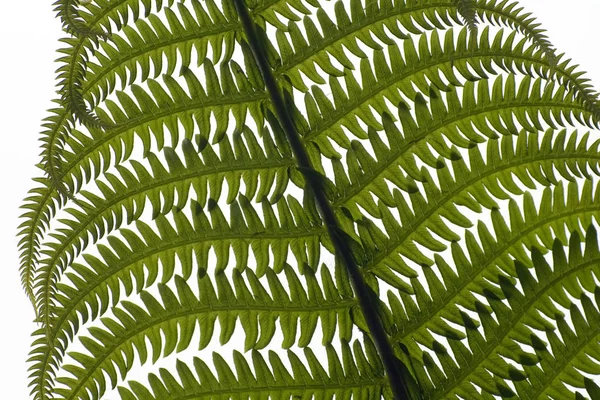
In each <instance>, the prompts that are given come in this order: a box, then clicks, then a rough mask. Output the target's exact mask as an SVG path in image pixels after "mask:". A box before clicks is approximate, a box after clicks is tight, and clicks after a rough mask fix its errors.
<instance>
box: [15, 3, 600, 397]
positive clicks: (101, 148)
mask: <svg viewBox="0 0 600 400" xmlns="http://www.w3.org/2000/svg"><path fill="white" fill-rule="evenodd" d="M55 5H56V11H57V13H58V17H59V18H60V19H61V21H62V22H63V26H64V29H65V32H66V33H67V34H69V37H67V38H65V39H63V40H62V41H61V46H63V47H62V48H61V49H60V50H59V52H60V53H61V56H60V58H59V60H58V62H59V63H60V67H59V69H58V87H59V98H57V99H56V100H55V103H56V108H54V109H52V110H50V112H49V116H48V117H47V118H46V120H45V123H44V131H43V132H42V136H41V147H42V154H41V160H40V164H39V167H40V170H41V175H42V177H40V178H37V179H35V182H36V185H37V186H36V187H35V188H34V189H32V190H31V192H30V194H29V196H28V197H27V198H26V199H25V202H24V205H23V208H24V209H25V210H26V212H25V214H23V218H24V221H23V223H22V225H21V227H20V232H19V235H20V237H21V240H20V243H19V248H20V251H21V276H22V282H23V287H24V289H25V291H26V293H27V295H28V296H29V297H30V299H31V301H32V303H33V305H34V309H35V312H36V316H37V322H38V324H39V329H37V330H36V331H35V332H34V342H33V345H32V350H31V357H30V362H31V387H32V396H33V398H34V399H36V400H46V399H73V400H74V399H100V398H104V397H106V398H109V397H110V396H120V397H121V398H122V399H125V400H135V399H144V400H145V399H183V398H185V399H233V398H251V399H267V398H273V399H284V398H285V399H289V398H298V399H299V398H302V399H309V398H315V399H333V398H335V399H351V398H352V399H365V400H366V399H369V400H370V399H380V398H384V399H392V398H393V394H392V393H393V392H394V390H393V388H394V385H399V386H396V388H397V387H401V386H402V387H405V389H406V391H407V392H408V393H410V397H411V399H413V398H415V399H416V398H423V399H441V398H444V399H445V398H454V399H474V398H482V399H492V398H498V397H500V398H511V397H518V398H524V399H533V398H536V399H537V398H552V399H569V398H577V399H580V398H592V399H595V398H598V396H599V393H600V388H599V387H598V385H597V384H596V383H594V380H593V379H591V377H593V376H598V375H600V367H599V365H600V364H599V363H600V347H599V344H598V343H599V338H600V331H599V329H600V313H599V312H598V308H599V306H600V286H598V279H600V276H598V267H597V266H598V265H599V263H600V250H599V248H598V240H597V234H596V228H595V225H597V223H598V222H600V218H599V217H600V211H599V210H600V209H599V207H598V204H599V201H600V200H599V197H600V189H599V188H598V186H597V184H596V180H597V176H598V175H600V155H599V147H600V141H599V140H598V139H595V138H594V135H595V131H597V128H598V123H599V121H600V105H599V103H598V98H597V94H596V92H595V91H594V89H593V88H592V87H591V85H590V84H589V82H588V80H587V79H585V78H584V77H583V76H582V75H583V73H582V72H580V71H578V70H577V69H576V67H575V66H573V65H571V63H570V61H569V60H565V59H564V56H563V55H559V54H556V52H555V50H554V48H553V46H552V45H551V43H550V42H549V40H548V38H547V37H546V36H545V34H544V31H543V30H542V29H541V28H540V26H539V24H538V23H537V22H536V21H535V20H534V19H533V18H532V17H531V15H530V14H527V13H525V12H523V10H522V9H521V8H520V7H518V6H517V5H516V4H515V3H511V2H509V1H508V0H504V1H498V0H472V1H466V0H438V1H428V0H348V1H342V0H338V1H331V2H328V1H321V2H318V1H317V0H247V1H246V5H247V7H248V9H249V10H250V15H251V18H252V21H253V23H254V24H255V25H256V27H257V28H258V29H257V31H258V33H259V37H261V38H262V39H261V40H263V42H262V46H263V48H262V50H263V51H264V54H265V58H266V61H267V62H268V67H269V71H268V73H269V74H271V75H272V77H273V78H274V79H275V83H276V85H277V89H278V90H279V91H280V92H281V93H282V94H283V95H284V96H283V97H284V98H285V99H287V100H286V101H287V103H286V104H285V106H286V109H287V111H288V112H289V115H290V116H291V118H292V122H293V125H294V128H295V130H296V131H297V132H298V134H299V139H300V141H299V142H300V146H301V150H302V151H304V152H305V153H306V154H307V159H308V162H309V163H310V164H311V165H309V167H307V166H306V165H302V164H301V165H300V166H298V153H297V148H294V145H293V141H290V140H289V137H288V136H286V129H284V128H285V124H282V123H281V121H282V119H281V112H280V110H278V109H277V107H276V105H275V104H274V100H273V96H272V93H269V90H268V82H267V84H265V82H266V81H267V80H266V79H265V76H264V75H263V74H262V73H261V70H260V68H259V65H260V63H259V62H257V61H260V60H257V58H256V56H255V55H254V54H253V52H252V46H253V45H254V46H255V45H256V43H252V40H249V36H247V35H246V32H247V30H244V27H243V26H242V24H241V23H240V19H239V18H238V13H237V11H236V8H235V2H234V0H220V1H217V0H210V1H200V0H186V1H181V2H175V1H174V0H164V1H163V0H111V1H108V0H92V1H89V2H88V1H76V0H58V1H57V2H56V3H55ZM265 32H266V35H263V33H265ZM249 42H250V43H249ZM254 50H256V48H254ZM259 57H260V56H259ZM271 75H269V76H271ZM282 126H284V128H282ZM588 130H591V131H592V133H590V132H587V131H588ZM290 143H292V144H290ZM319 196H320V197H319ZM319 198H321V199H324V200H325V201H326V204H325V207H324V205H323V204H321V203H319V200H318V199H319ZM324 208H326V210H324ZM327 210H330V211H331V213H332V218H333V220H334V222H335V223H336V224H337V225H336V226H335V227H334V228H335V229H332V225H331V221H330V220H327V218H325V217H323V216H324V215H326V211H327ZM340 239H341V241H340ZM341 242H343V247H340V243H341ZM342 250H344V251H346V252H347V253H349V257H350V258H351V259H352V260H355V261H356V263H357V265H358V267H359V275H360V277H361V278H362V279H364V281H365V282H366V284H367V285H368V292H367V293H369V296H370V297H369V299H368V301H367V302H366V303H365V302H363V301H361V299H360V298H358V297H357V295H356V293H357V292H358V291H357V289H356V285H355V282H356V279H355V277H353V275H352V271H351V270H348V269H347V267H348V265H347V263H345V262H344V261H343V260H345V258H344V257H341V256H342V254H340V252H341V251H342ZM345 255H346V256H348V254H345ZM372 315H375V316H376V318H375V320H376V321H377V323H378V324H380V326H381V327H382V329H383V332H384V333H385V335H384V336H385V338H384V339H383V340H384V341H387V342H386V343H389V344H390V345H391V348H392V351H391V352H392V353H393V355H392V359H393V360H394V362H395V363H396V364H397V367H398V369H399V370H400V371H401V373H402V375H403V376H404V378H403V382H390V381H389V380H388V378H387V377H388V376H389V375H390V372H391V371H390V367H389V365H387V364H386V363H385V360H384V361H383V362H382V359H383V358H385V357H383V358H382V357H380V355H381V354H380V351H381V348H382V346H381V345H382V343H381V338H378V337H375V336H376V335H373V334H372V330H371V329H370V325H369V323H368V320H369V317H370V316H372ZM194 348H196V350H194ZM208 349H210V350H211V351H212V350H216V351H215V352H214V353H213V354H212V355H210V357H209V354H208V352H207V350H208ZM208 358H210V361H207V359H208ZM155 364H158V367H157V366H155ZM165 366H166V367H165ZM169 366H170V367H169ZM110 398H113V397H110Z"/></svg>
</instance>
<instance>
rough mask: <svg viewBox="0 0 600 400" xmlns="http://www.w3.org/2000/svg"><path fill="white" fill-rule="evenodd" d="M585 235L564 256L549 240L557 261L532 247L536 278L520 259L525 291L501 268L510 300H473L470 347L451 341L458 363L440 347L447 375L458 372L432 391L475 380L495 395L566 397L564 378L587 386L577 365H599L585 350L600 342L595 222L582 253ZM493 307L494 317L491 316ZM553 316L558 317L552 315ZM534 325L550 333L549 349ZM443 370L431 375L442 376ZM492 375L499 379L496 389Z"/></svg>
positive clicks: (460, 391)
mask: <svg viewBox="0 0 600 400" xmlns="http://www.w3.org/2000/svg"><path fill="white" fill-rule="evenodd" d="M580 242H581V241H580V236H579V235H578V234H575V235H573V236H572V237H571V239H570V245H569V257H568V261H567V255H566V254H565V252H564V248H563V244H562V242H560V241H558V240H556V241H555V242H554V245H553V246H552V260H553V263H552V264H553V265H552V267H551V266H550V265H549V264H548V263H547V261H546V260H545V259H544V257H543V256H542V255H541V253H540V252H539V251H537V249H535V247H534V248H533V252H532V260H533V266H534V268H535V275H536V276H537V279H536V278H534V277H533V275H532V273H531V272H530V269H529V268H527V267H526V266H524V265H523V264H521V263H519V262H517V264H516V271H517V275H518V281H519V282H520V283H521V285H522V289H521V290H519V289H518V288H517V287H516V286H515V281H514V280H513V279H510V278H507V277H505V276H503V275H500V277H499V285H500V288H501V289H502V294H503V295H504V298H505V299H506V300H507V301H508V302H507V303H505V302H503V301H501V300H500V298H498V297H497V296H496V295H495V294H493V293H490V292H488V293H487V296H486V297H487V301H488V302H489V304H490V306H491V308H489V307H487V306H484V305H483V304H482V303H479V304H478V306H477V307H476V312H477V315H478V317H477V318H479V319H480V321H481V328H478V327H479V322H478V321H477V320H476V319H473V318H474V317H473V316H469V315H468V314H466V313H465V312H462V314H461V316H462V318H463V320H464V325H465V327H466V329H467V336H468V347H469V349H470V350H467V348H466V347H465V346H464V345H461V344H460V343H458V342H455V341H452V340H451V342H450V345H451V348H452V351H453V353H454V355H455V357H456V359H457V360H460V361H459V364H458V365H457V364H455V363H453V362H452V361H451V360H450V359H449V358H448V356H447V355H443V354H442V357H445V358H446V359H447V362H446V363H442V364H443V365H444V369H445V373H446V375H447V376H449V375H453V372H454V376H455V377H457V378H458V379H456V378H454V379H452V378H448V379H445V381H437V382H434V385H435V387H436V388H435V390H432V392H431V395H430V398H432V399H436V398H448V396H450V397H455V396H456V395H460V396H465V395H466V394H467V393H471V394H472V393H474V392H473V391H472V386H471V383H470V382H472V383H475V384H476V385H478V386H480V387H482V388H484V390H485V391H488V392H489V393H490V394H495V395H499V394H501V395H503V396H510V395H512V396H514V395H518V397H519V398H540V397H543V398H545V397H547V396H551V397H553V398H560V397H565V396H566V397H568V396H570V394H571V393H572V391H571V389H568V388H567V387H565V386H564V383H568V384H569V385H572V386H575V387H578V388H583V387H584V386H585V383H584V379H583V378H584V377H583V376H582V375H580V373H579V372H578V370H577V369H575V368H578V369H583V370H584V371H586V372H587V373H592V374H597V373H598V372H599V368H598V367H597V366H596V367H594V363H593V362H590V361H589V358H587V356H586V354H590V355H593V354H597V349H596V348H597V347H598V345H597V343H596V342H597V340H596V339H594V338H595V337H597V336H598V335H599V332H598V323H597V321H599V318H600V315H599V314H598V312H597V310H596V308H595V307H596V305H595V304H594V303H595V302H594V301H593V300H591V299H590V298H589V297H588V295H587V294H586V293H588V294H591V295H593V294H594V292H595V291H596V292H597V291H598V289H597V287H596V286H595V283H594V276H595V275H596V273H595V272H594V265H596V264H597V263H598V260H599V257H600V253H599V251H598V244H597V236H596V232H595V229H593V228H591V229H588V231H587V233H586V247H585V253H584V254H583V253H581V248H580ZM580 282H581V283H580ZM590 290H591V293H590ZM567 294H568V295H567ZM568 296H573V297H574V298H576V299H580V300H581V301H582V308H583V310H584V312H585V318H584V315H583V313H582V312H581V306H577V305H576V304H575V303H573V302H572V301H571V300H570V299H569V297H568ZM555 304H559V305H560V306H562V307H566V308H567V309H568V310H569V311H570V318H571V319H572V321H573V324H574V325H575V329H576V331H572V329H571V328H570V327H569V326H568V324H567V323H566V321H565V316H564V314H563V313H562V312H561V311H560V310H559V309H558V308H557V306H556V305H555ZM492 312H493V314H494V315H495V318H492V316H491V313H492ZM552 319H553V320H555V321H554V322H551V321H552ZM556 328H558V331H557V330H556ZM481 329H483V332H481ZM536 332H545V334H546V335H547V337H548V340H549V342H550V344H551V346H552V354H551V353H550V352H549V351H548V349H547V344H546V343H545V342H544V340H543V339H541V338H540V337H539V336H538V334H536ZM482 333H484V335H482ZM523 344H525V345H528V346H531V347H530V348H531V349H532V350H530V351H529V352H525V351H523V350H522V349H521V347H522V345H523ZM438 351H440V350H439V349H438ZM425 358H427V357H425ZM505 359H511V360H513V361H514V362H516V363H517V364H518V365H519V364H520V367H519V368H516V367H514V366H512V365H511V364H509V363H507V362H506V361H505ZM459 367H460V371H459V370H458V368H459ZM427 368H428V369H430V370H433V369H436V368H437V367H436V366H435V364H432V363H429V365H427ZM452 370H453V372H451V371H452ZM439 372H441V371H438V372H432V373H430V375H431V376H436V377H437V376H440V375H439ZM508 380H510V381H512V382H513V384H514V386H515V388H516V393H515V392H514V391H513V390H512V389H511V388H510V387H509V386H508V385H507V384H506V383H505V381H508ZM492 382H495V383H496V387H495V388H494V387H493V384H491V383H492Z"/></svg>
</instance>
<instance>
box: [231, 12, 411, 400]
mask: <svg viewBox="0 0 600 400" xmlns="http://www.w3.org/2000/svg"><path fill="white" fill-rule="evenodd" d="M234 3H235V7H236V9H237V12H238V15H239V17H240V21H241V23H242V26H243V29H244V32H245V33H246V38H247V39H248V44H249V45H250V48H251V49H252V53H253V54H254V58H255V59H256V63H257V64H258V67H259V69H260V72H261V74H262V77H263V79H264V82H265V86H266V88H267V91H268V92H269V96H270V97H271V101H272V103H273V105H274V106H275V112H276V114H277V118H278V119H279V123H280V124H281V127H282V129H283V131H284V133H285V135H286V137H287V139H288V141H289V143H290V147H291V148H292V151H293V153H294V156H295V158H296V162H297V164H298V167H299V168H300V169H301V170H304V171H314V168H313V166H312V163H311V161H310V159H309V157H308V154H307V152H306V148H305V147H304V144H303V143H302V140H301V138H300V135H299V134H298V131H297V130H296V128H295V126H294V123H293V120H292V116H291V114H290V112H289V109H288V107H286V103H285V101H284V99H283V96H282V94H281V91H280V90H279V87H278V85H277V82H276V81H275V77H274V76H273V71H272V69H271V68H270V66H269V63H268V60H267V57H266V54H265V52H264V47H263V45H262V43H261V41H260V39H259V38H258V35H257V33H256V26H255V25H254V20H253V19H252V17H251V16H250V12H249V11H248V9H247V7H246V4H245V3H244V0H234ZM304 176H305V178H306V184H307V185H308V186H309V187H310V189H311V191H312V193H313V194H314V196H315V200H316V203H317V207H318V209H319V213H320V214H321V218H322V219H323V223H324V224H325V226H326V227H327V231H328V233H329V237H330V239H331V242H332V244H333V246H334V248H335V251H336V258H337V259H338V261H341V263H342V265H343V266H344V267H345V268H346V270H347V271H348V275H349V277H350V282H351V284H352V287H353V289H354V293H355V295H356V297H357V299H358V303H359V305H360V308H361V310H362V313H363V315H364V317H365V321H366V323H367V327H368V328H369V331H370V334H371V337H372V339H373V342H374V343H375V346H376V347H377V350H378V352H379V356H380V357H381V360H382V362H383V366H384V368H385V371H386V374H387V376H388V380H389V383H390V388H391V390H392V393H393V395H394V398H395V399H396V400H404V399H407V400H408V399H409V395H408V389H407V387H406V385H405V384H404V381H405V379H404V378H403V376H402V374H401V372H400V369H399V368H398V363H399V361H398V360H397V359H396V357H395V356H394V351H393V349H392V346H391V344H390V342H389V339H388V337H387V335H386V333H385V331H384V329H383V325H382V323H381V320H380V319H379V316H378V312H377V308H376V305H375V304H374V303H373V302H372V300H371V298H370V297H371V296H370V292H369V288H368V287H367V284H366V283H365V281H364V279H363V276H362V274H361V272H360V270H359V267H358V264H357V262H356V260H355V258H354V255H353V252H352V249H351V248H350V246H349V244H348V242H347V241H346V240H344V239H343V236H342V235H340V232H342V229H341V228H340V225H339V223H338V221H337V218H336V216H335V213H334V211H333V207H332V206H331V203H330V202H329V200H328V199H327V197H326V195H325V192H324V191H323V190H322V186H321V182H320V181H318V180H317V179H316V175H315V174H304Z"/></svg>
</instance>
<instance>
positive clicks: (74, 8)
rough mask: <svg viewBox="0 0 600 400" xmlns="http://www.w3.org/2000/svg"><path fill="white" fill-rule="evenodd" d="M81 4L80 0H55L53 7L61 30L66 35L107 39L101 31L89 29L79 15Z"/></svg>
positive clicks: (105, 34) (106, 35)
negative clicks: (60, 24)
mask: <svg viewBox="0 0 600 400" xmlns="http://www.w3.org/2000/svg"><path fill="white" fill-rule="evenodd" d="M82 4H83V3H82V2H81V1H80V0H57V1H56V2H55V3H54V4H53V5H54V6H55V8H54V11H56V13H57V14H56V15H57V17H59V18H60V20H61V22H62V24H63V28H64V30H65V31H66V32H67V33H70V34H72V35H74V36H81V37H91V38H97V37H100V38H107V37H108V34H107V33H106V32H104V31H102V30H99V29H95V28H94V27H90V26H89V25H87V24H86V23H85V21H84V20H83V18H81V16H80V15H79V7H80V6H81V5H82Z"/></svg>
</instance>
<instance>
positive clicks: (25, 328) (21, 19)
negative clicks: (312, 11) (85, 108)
mask: <svg viewBox="0 0 600 400" xmlns="http://www.w3.org/2000/svg"><path fill="white" fill-rule="evenodd" d="M50 3H51V2H50V1H48V0H46V1H23V0H18V1H16V0H9V1H7V0H5V1H3V2H2V8H1V9H0V80H1V83H0V90H1V92H0V121H1V124H0V138H1V139H0V174H1V178H0V257H1V258H0V260H1V264H0V268H1V271H2V272H1V273H0V312H1V313H2V315H1V316H0V398H1V399H16V400H19V399H27V398H29V397H28V393H29V390H28V389H27V383H28V379H27V365H26V363H25V360H26V359H27V354H28V351H29V345H30V334H31V332H32V331H33V330H34V329H35V325H34V324H33V323H32V322H31V321H32V319H33V317H34V315H33V309H32V307H31V305H30V303H29V302H28V300H27V299H26V297H25V294H24V292H23V291H22V289H21V283H20V278H19V261H18V252H17V239H16V237H15V234H16V231H17V229H16V228H17V226H18V224H19V219H18V216H19V215H20V214H22V210H19V208H18V207H19V205H20V204H21V200H22V199H23V198H24V197H25V196H26V194H27V191H28V190H29V189H30V188H31V187H33V183H32V182H31V178H33V177H35V176H38V175H39V172H40V171H39V170H38V169H36V168H35V166H34V165H35V163H37V162H38V153H39V144H38V138H39V132H40V130H41V128H40V124H41V120H42V119H43V118H45V117H46V116H47V115H48V114H47V113H46V111H45V110H47V109H48V108H50V107H52V103H51V100H52V99H53V98H54V97H55V96H56V95H55V87H54V78H55V74H54V70H55V69H56V67H57V65H56V64H53V60H54V59H55V58H58V57H59V56H58V55H57V54H56V53H55V49H57V48H58V47H59V44H58V39H59V38H60V37H62V36H63V34H62V32H61V26H60V22H59V21H58V20H56V19H55V18H54V12H53V11H52V6H51V4H50ZM521 4H522V5H523V6H524V7H525V8H526V9H527V10H528V11H531V12H533V14H534V15H535V16H536V17H537V18H538V20H539V21H540V22H541V23H542V26H543V27H544V28H545V29H547V30H548V35H549V36H550V40H551V42H552V43H553V44H554V45H555V46H556V48H557V49H558V53H562V52H566V53H567V55H568V57H570V58H573V59H574V60H575V62H576V63H577V64H579V65H581V69H582V70H584V71H589V75H588V76H589V77H590V78H591V79H592V81H593V82H594V83H595V86H596V87H598V88H600V55H598V48H599V44H600V43H599V42H600V35H599V31H600V30H599V29H598V25H597V24H598V23H599V22H598V21H599V19H598V16H600V1H598V0H571V1H568V2H567V1H565V0H523V1H521ZM567 4H568V5H567Z"/></svg>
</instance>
